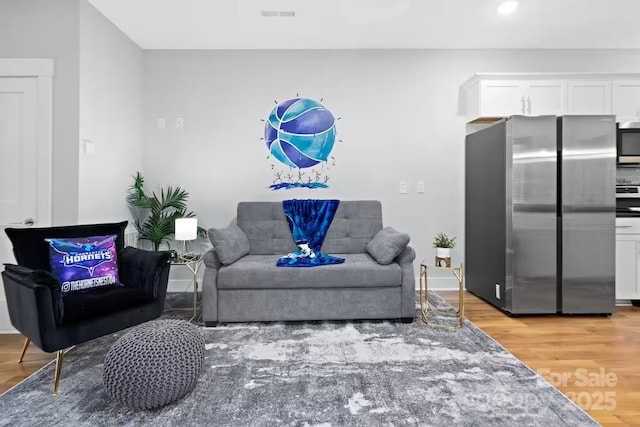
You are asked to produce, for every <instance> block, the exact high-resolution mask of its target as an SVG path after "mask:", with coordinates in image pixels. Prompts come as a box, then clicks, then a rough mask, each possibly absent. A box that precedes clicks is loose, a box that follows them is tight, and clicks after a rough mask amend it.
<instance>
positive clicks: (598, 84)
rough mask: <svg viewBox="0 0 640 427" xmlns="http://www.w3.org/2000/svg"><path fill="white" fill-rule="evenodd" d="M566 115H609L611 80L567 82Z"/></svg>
mask: <svg viewBox="0 0 640 427" xmlns="http://www.w3.org/2000/svg"><path fill="white" fill-rule="evenodd" d="M567 89H568V105H567V114H611V80H569V82H568V88H567Z"/></svg>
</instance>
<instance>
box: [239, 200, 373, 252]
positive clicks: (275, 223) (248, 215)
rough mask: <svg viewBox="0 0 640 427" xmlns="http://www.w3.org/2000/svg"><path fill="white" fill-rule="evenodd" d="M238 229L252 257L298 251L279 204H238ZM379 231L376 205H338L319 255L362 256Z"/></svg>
mask: <svg viewBox="0 0 640 427" xmlns="http://www.w3.org/2000/svg"><path fill="white" fill-rule="evenodd" d="M238 226H239V227H240V228H241V229H242V230H243V231H244V232H245V234H246V235H247V238H248V239H249V244H250V250H249V253H250V254H251V255H276V254H278V255H283V254H287V253H289V252H293V251H295V250H297V249H298V248H297V246H296V244H295V243H294V241H293V238H292V237H291V231H290V230H289V225H288V223H287V218H286V217H285V215H284V211H283V209H282V202H240V203H238ZM381 229H382V205H381V203H380V202H379V201H377V200H346V201H344V200H343V201H340V205H339V206H338V210H337V211H336V214H335V216H334V218H333V221H332V222H331V225H330V226H329V230H327V235H326V237H325V239H324V243H323V244H322V248H321V251H322V252H325V253H328V254H332V255H333V254H356V253H364V252H365V247H366V246H367V243H368V242H369V240H371V238H372V237H373V236H374V235H375V234H376V233H377V232H378V231H380V230H381Z"/></svg>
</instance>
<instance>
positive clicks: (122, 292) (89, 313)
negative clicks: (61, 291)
mask: <svg viewBox="0 0 640 427" xmlns="http://www.w3.org/2000/svg"><path fill="white" fill-rule="evenodd" d="M152 300H153V297H151V296H149V295H147V294H145V293H144V292H142V291H140V290H139V289H135V288H130V287H126V286H123V287H113V286H109V287H106V288H99V289H92V290H91V291H90V292H76V293H73V294H68V295H65V296H64V298H62V301H63V303H64V313H65V314H64V323H65V324H67V323H73V322H78V321H80V320H85V319H88V318H91V317H98V316H102V315H105V314H108V313H113V312H117V311H122V310H126V309H128V308H131V307H134V306H136V305H140V304H144V303H146V302H150V301H152Z"/></svg>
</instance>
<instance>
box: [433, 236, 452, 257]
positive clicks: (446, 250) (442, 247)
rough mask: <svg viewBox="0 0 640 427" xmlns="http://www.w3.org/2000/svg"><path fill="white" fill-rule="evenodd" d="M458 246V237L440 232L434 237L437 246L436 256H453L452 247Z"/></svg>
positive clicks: (435, 246) (434, 245)
mask: <svg viewBox="0 0 640 427" xmlns="http://www.w3.org/2000/svg"><path fill="white" fill-rule="evenodd" d="M455 246H456V237H455V236H453V237H449V236H447V235H446V234H445V233H442V232H441V233H438V234H437V235H436V237H435V238H434V239H433V247H434V248H436V258H449V259H450V258H451V249H453V248H455Z"/></svg>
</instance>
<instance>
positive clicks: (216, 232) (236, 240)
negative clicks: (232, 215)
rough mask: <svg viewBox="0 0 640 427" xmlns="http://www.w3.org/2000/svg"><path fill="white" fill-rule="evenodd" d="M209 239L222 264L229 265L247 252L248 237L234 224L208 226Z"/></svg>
mask: <svg viewBox="0 0 640 427" xmlns="http://www.w3.org/2000/svg"><path fill="white" fill-rule="evenodd" d="M209 240H211V244H212V245H213V247H214V248H215V250H216V254H217V255H218V259H220V262H221V263H222V264H223V265H229V264H232V263H234V262H235V261H237V260H238V259H240V258H242V257H243V256H245V255H247V254H248V253H249V239H248V238H247V235H246V234H244V231H242V229H241V228H240V227H238V226H237V225H236V224H233V225H230V226H229V227H226V228H210V229H209Z"/></svg>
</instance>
